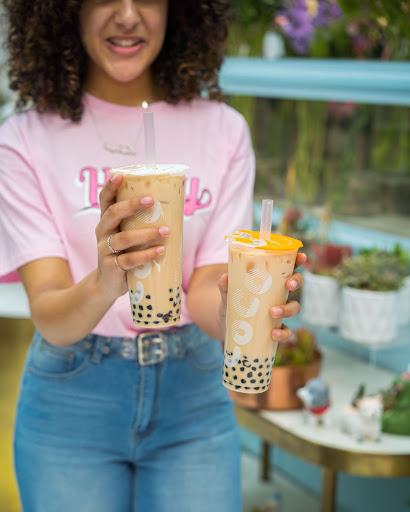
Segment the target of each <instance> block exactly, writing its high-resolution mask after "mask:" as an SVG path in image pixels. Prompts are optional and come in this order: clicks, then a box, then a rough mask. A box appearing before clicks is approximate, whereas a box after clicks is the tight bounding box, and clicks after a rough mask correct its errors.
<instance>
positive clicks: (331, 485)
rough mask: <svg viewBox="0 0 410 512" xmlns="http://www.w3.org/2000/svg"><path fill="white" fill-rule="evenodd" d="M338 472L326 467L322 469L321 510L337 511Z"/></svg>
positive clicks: (324, 511) (327, 511) (326, 511)
mask: <svg viewBox="0 0 410 512" xmlns="http://www.w3.org/2000/svg"><path fill="white" fill-rule="evenodd" d="M336 486H337V472H336V471H335V470H334V469H331V468H326V467H324V468H323V470H322V504H321V512H334V511H335V505H336V503H335V498H336Z"/></svg>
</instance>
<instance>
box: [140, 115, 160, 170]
mask: <svg viewBox="0 0 410 512" xmlns="http://www.w3.org/2000/svg"><path fill="white" fill-rule="evenodd" d="M143 118H144V138H145V165H146V168H147V169H152V168H154V167H156V166H157V158H156V155H155V131H154V112H144V113H143Z"/></svg>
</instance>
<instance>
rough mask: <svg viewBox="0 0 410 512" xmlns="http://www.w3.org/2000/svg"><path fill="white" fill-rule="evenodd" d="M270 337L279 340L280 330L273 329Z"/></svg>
mask: <svg viewBox="0 0 410 512" xmlns="http://www.w3.org/2000/svg"><path fill="white" fill-rule="evenodd" d="M272 336H273V337H274V338H280V337H281V336H282V331H281V330H280V329H273V331H272Z"/></svg>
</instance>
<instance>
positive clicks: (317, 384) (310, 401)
mask: <svg viewBox="0 0 410 512" xmlns="http://www.w3.org/2000/svg"><path fill="white" fill-rule="evenodd" d="M296 394H297V396H298V397H299V398H300V399H301V400H302V402H303V406H304V410H305V418H306V421H307V422H309V423H313V424H315V425H322V424H324V423H325V420H326V413H327V410H328V409H329V407H330V397H329V386H328V385H327V384H326V382H325V381H324V380H323V378H322V377H316V378H315V379H310V380H309V381H308V382H307V383H306V384H305V386H304V387H303V388H299V389H298V390H297V391H296Z"/></svg>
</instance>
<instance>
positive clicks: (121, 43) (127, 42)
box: [110, 39, 139, 47]
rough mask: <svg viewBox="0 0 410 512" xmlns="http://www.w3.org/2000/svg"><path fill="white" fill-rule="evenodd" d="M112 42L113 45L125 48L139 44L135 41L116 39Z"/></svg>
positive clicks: (111, 40)
mask: <svg viewBox="0 0 410 512" xmlns="http://www.w3.org/2000/svg"><path fill="white" fill-rule="evenodd" d="M110 42H111V43H112V44H114V45H115V46H125V47H128V46H135V45H137V44H138V43H139V41H135V40H132V41H131V40H121V41H116V40H115V39H110Z"/></svg>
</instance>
